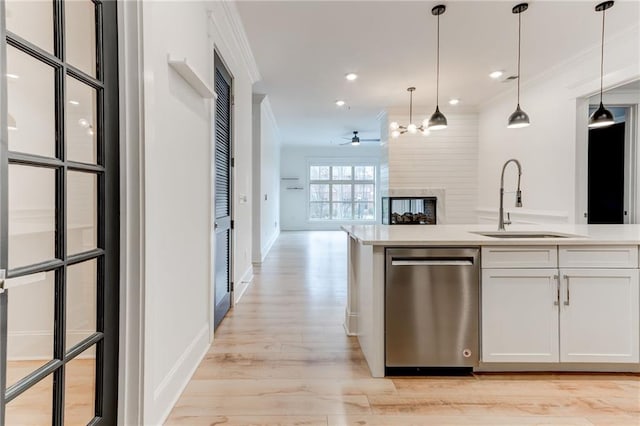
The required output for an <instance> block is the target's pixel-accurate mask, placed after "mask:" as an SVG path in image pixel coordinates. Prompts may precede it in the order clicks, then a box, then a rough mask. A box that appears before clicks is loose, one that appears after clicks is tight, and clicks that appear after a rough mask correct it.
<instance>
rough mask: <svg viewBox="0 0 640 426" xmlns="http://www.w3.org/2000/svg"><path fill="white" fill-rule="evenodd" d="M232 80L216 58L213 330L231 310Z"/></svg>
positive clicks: (220, 61)
mask: <svg viewBox="0 0 640 426" xmlns="http://www.w3.org/2000/svg"><path fill="white" fill-rule="evenodd" d="M231 84H232V79H231V75H230V74H229V72H228V71H227V69H226V68H225V66H224V64H223V63H222V60H221V59H220V57H219V56H218V55H217V53H216V55H215V87H216V94H217V95H218V98H217V99H216V112H215V186H214V187H215V204H214V212H215V224H214V233H215V274H214V275H215V278H214V328H218V325H220V323H221V322H222V319H223V318H224V316H225V315H226V314H227V312H228V311H229V308H231V293H232V288H231V287H232V284H231V247H232V237H233V232H232V228H233V221H232V220H231V213H232V203H231V200H232V199H233V198H232V196H231V188H232V156H233V153H232V145H231V130H232V128H231V123H232V121H231V120H232V117H231V108H232V90H231V89H232V85H231Z"/></svg>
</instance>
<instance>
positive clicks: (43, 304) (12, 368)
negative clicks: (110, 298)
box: [7, 271, 55, 424]
mask: <svg viewBox="0 0 640 426" xmlns="http://www.w3.org/2000/svg"><path fill="white" fill-rule="evenodd" d="M54 280H55V272H53V271H51V272H40V273H37V274H32V275H25V276H23V277H18V278H11V279H9V280H7V287H9V289H8V290H7V293H8V296H9V306H8V309H7V311H8V313H7V315H8V322H7V360H8V361H7V386H11V385H13V384H14V383H16V382H17V381H18V380H20V379H22V378H24V377H26V376H27V375H29V374H30V373H32V372H34V371H35V370H37V369H38V368H40V367H42V366H43V365H45V364H46V363H47V362H49V361H51V360H52V359H53V324H54V307H55V305H54V300H53V296H54V292H55V285H54ZM7 424H11V423H7ZM14 424H15V423H14Z"/></svg>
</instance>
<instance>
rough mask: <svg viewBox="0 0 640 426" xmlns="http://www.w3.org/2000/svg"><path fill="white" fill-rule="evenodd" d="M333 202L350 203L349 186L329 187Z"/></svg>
mask: <svg viewBox="0 0 640 426" xmlns="http://www.w3.org/2000/svg"><path fill="white" fill-rule="evenodd" d="M331 186H332V192H333V201H351V185H331Z"/></svg>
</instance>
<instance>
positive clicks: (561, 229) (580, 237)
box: [342, 224, 640, 246]
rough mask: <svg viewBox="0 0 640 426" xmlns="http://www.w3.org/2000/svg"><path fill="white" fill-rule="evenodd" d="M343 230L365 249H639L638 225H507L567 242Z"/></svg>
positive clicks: (453, 228)
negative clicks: (623, 246) (625, 246)
mask: <svg viewBox="0 0 640 426" xmlns="http://www.w3.org/2000/svg"><path fill="white" fill-rule="evenodd" d="M342 230H344V231H346V232H347V233H348V234H349V235H350V236H351V237H353V238H355V239H357V240H358V241H360V242H361V243H362V244H365V245H377V246H398V245H409V246H410V245H429V246H431V245H447V246H461V245H483V246H487V245H559V244H561V245H585V244H586V245H588V244H595V245H597V244H603V245H612V244H628V245H640V225H553V224H549V225H508V226H507V233H508V232H518V231H520V232H541V233H544V232H553V233H558V234H570V235H572V236H571V237H568V238H494V237H487V236H483V235H478V234H474V233H473V232H495V231H497V226H496V225H474V224H470V225H344V226H342Z"/></svg>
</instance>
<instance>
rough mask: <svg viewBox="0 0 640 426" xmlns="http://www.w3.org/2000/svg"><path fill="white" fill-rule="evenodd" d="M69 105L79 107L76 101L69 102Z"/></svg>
mask: <svg viewBox="0 0 640 426" xmlns="http://www.w3.org/2000/svg"><path fill="white" fill-rule="evenodd" d="M69 103H70V104H71V105H80V102H78V101H69Z"/></svg>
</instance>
